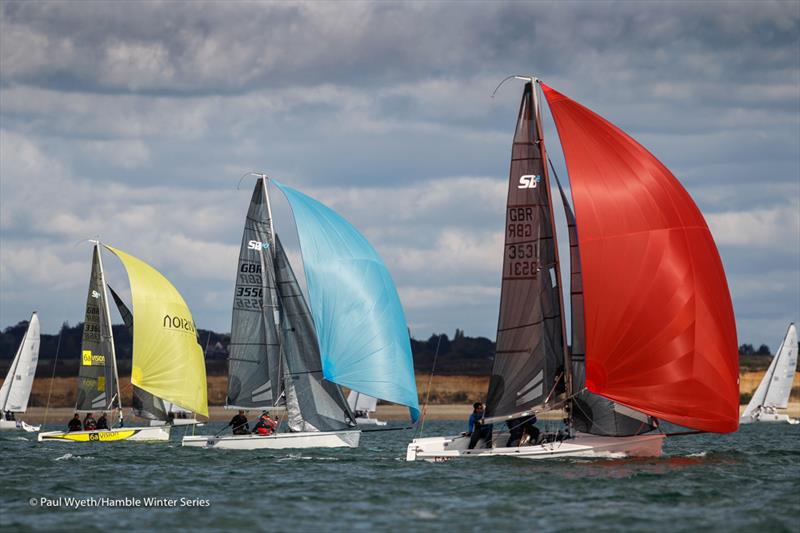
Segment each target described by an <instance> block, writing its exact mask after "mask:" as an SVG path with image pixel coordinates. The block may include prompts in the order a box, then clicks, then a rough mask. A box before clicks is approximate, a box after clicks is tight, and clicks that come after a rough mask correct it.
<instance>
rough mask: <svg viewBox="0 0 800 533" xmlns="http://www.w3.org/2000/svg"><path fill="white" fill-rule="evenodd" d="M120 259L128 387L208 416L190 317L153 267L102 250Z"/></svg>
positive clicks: (201, 361) (203, 375) (202, 368)
mask: <svg viewBox="0 0 800 533" xmlns="http://www.w3.org/2000/svg"><path fill="white" fill-rule="evenodd" d="M106 248H107V249H108V250H109V251H111V252H112V253H113V254H114V255H116V256H117V257H119V259H120V261H122V264H123V265H124V266H125V270H127V272H128V278H129V280H130V283H131V294H132V295H133V311H134V315H133V320H134V331H133V334H134V336H133V364H132V369H131V383H132V384H133V385H135V386H137V387H140V388H142V389H144V390H145V391H147V392H149V393H150V394H152V395H154V396H158V397H159V398H163V399H164V400H168V401H170V402H172V403H174V404H176V405H178V406H180V407H183V408H184V409H188V410H190V411H194V412H195V413H199V414H201V415H203V416H208V400H207V387H206V366H205V359H204V357H203V350H202V348H201V347H200V344H198V342H197V332H196V329H195V325H194V320H193V319H192V314H191V312H190V311H189V308H188V307H187V306H186V302H184V300H183V297H182V296H181V295H180V293H179V292H178V291H177V289H175V287H173V285H172V284H171V283H170V282H169V281H168V280H167V279H166V278H165V277H164V276H162V275H161V274H160V273H159V272H158V271H157V270H156V269H154V268H153V267H151V266H150V265H148V264H147V263H145V262H144V261H142V260H141V259H138V258H136V257H134V256H132V255H129V254H127V253H125V252H123V251H121V250H117V249H116V248H112V247H111V246H107V245H106Z"/></svg>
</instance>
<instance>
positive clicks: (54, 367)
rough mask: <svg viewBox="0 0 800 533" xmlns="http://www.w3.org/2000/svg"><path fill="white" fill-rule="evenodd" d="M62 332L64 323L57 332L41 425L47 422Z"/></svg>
mask: <svg viewBox="0 0 800 533" xmlns="http://www.w3.org/2000/svg"><path fill="white" fill-rule="evenodd" d="M63 334H64V324H61V331H59V332H58V344H57V345H56V358H55V359H54V360H53V374H52V375H51V376H50V390H49V391H48V392H47V403H46V404H45V407H44V419H43V420H42V427H44V425H45V424H46V423H47V411H49V410H50V398H51V397H52V395H53V384H54V383H55V381H56V365H57V364H58V354H59V353H60V352H61V336H62V335H63Z"/></svg>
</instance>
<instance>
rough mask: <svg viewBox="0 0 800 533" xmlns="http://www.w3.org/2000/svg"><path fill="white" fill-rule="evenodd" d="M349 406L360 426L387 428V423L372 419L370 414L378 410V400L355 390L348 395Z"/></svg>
mask: <svg viewBox="0 0 800 533" xmlns="http://www.w3.org/2000/svg"><path fill="white" fill-rule="evenodd" d="M347 405H348V406H350V410H351V411H352V412H353V414H354V415H355V417H356V422H357V423H358V425H359V426H368V425H373V426H385V425H386V421H384V420H378V419H377V418H370V416H369V415H370V413H374V412H375V410H376V409H377V408H378V399H377V398H373V397H372V396H367V395H366V394H361V393H360V392H356V391H354V390H351V391H350V394H348V395H347Z"/></svg>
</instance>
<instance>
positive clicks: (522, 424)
mask: <svg viewBox="0 0 800 533" xmlns="http://www.w3.org/2000/svg"><path fill="white" fill-rule="evenodd" d="M534 424H536V415H530V416H527V417H525V416H522V417H519V418H512V419H511V420H509V421H508V422H506V425H507V426H508V432H509V435H508V442H506V448H516V447H517V446H519V445H520V442H521V441H522V439H523V437H524V436H525V435H528V436H529V437H530V441H529V442H530V443H531V444H536V441H538V440H539V428H537V427H536V426H535V425H534Z"/></svg>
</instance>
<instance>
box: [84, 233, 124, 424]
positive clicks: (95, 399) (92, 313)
mask: <svg viewBox="0 0 800 533" xmlns="http://www.w3.org/2000/svg"><path fill="white" fill-rule="evenodd" d="M115 365H116V361H114V337H113V335H112V332H111V318H110V317H109V315H108V306H107V302H106V291H105V287H104V281H103V267H102V264H101V259H100V248H99V247H98V246H97V245H95V247H94V252H93V254H92V274H91V277H90V278H89V294H88V296H87V297H86V319H85V321H84V324H83V340H82V342H81V359H80V368H79V370H78V399H77V402H76V406H75V408H76V409H77V410H78V411H108V410H111V409H114V408H116V407H119V398H117V395H116V392H117V383H116V370H115V368H114V367H115Z"/></svg>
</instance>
